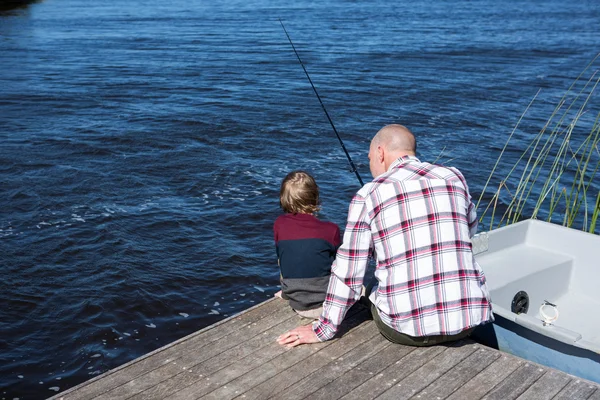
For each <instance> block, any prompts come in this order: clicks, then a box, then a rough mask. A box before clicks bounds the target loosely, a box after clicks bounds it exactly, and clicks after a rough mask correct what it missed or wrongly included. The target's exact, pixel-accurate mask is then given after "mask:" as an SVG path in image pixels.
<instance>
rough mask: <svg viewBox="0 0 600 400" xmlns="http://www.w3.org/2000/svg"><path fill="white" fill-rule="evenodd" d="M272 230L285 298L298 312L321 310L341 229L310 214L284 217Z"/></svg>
mask: <svg viewBox="0 0 600 400" xmlns="http://www.w3.org/2000/svg"><path fill="white" fill-rule="evenodd" d="M273 231H274V233H275V246H276V249H277V257H278V258H279V266H280V270H281V290H282V297H283V298H284V299H286V300H289V303H290V306H291V307H292V308H293V309H295V310H312V309H315V308H318V307H320V306H321V305H322V304H323V301H324V300H325V295H326V294H327V286H328V285H329V276H330V275H331V264H332V263H333V260H335V253H336V251H337V248H338V247H339V246H340V244H341V240H340V228H339V227H338V226H337V225H336V224H334V223H333V222H325V221H320V220H319V219H318V218H316V217H315V216H313V215H311V214H284V215H281V216H279V217H278V218H277V219H276V220H275V224H274V226H273Z"/></svg>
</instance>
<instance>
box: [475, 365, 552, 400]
mask: <svg viewBox="0 0 600 400" xmlns="http://www.w3.org/2000/svg"><path fill="white" fill-rule="evenodd" d="M545 372H546V370H545V369H544V368H541V367H540V366H539V365H536V364H532V363H528V362H526V363H524V364H523V365H521V366H520V367H519V368H518V369H517V370H515V371H514V372H513V373H512V374H510V375H509V376H507V377H506V378H505V379H504V380H503V381H502V382H501V383H500V384H498V385H497V386H496V387H495V388H494V389H493V390H492V391H491V392H489V393H488V394H487V395H485V396H484V397H483V399H485V400H509V399H516V398H517V397H518V396H520V395H521V393H523V392H524V391H525V390H527V388H528V387H529V386H531V385H533V383H534V382H535V381H537V380H538V379H539V378H540V377H541V376H542V375H544V373H545Z"/></svg>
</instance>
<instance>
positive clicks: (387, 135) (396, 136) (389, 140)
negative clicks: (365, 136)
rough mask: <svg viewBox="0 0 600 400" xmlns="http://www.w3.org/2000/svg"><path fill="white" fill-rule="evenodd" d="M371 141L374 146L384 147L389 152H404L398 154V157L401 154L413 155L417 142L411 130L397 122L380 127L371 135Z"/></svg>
mask: <svg viewBox="0 0 600 400" xmlns="http://www.w3.org/2000/svg"><path fill="white" fill-rule="evenodd" d="M373 143H374V144H375V145H376V146H382V147H385V149H386V150H387V151H388V152H390V153H404V154H399V155H398V157H401V156H403V155H411V156H414V155H415V152H416V151H417V142H416V141H415V137H414V135H413V134H412V132H411V131H410V130H409V129H408V128H407V127H405V126H403V125H398V124H392V125H387V126H384V127H383V128H381V129H380V130H379V132H377V134H376V135H375V136H374V137H373ZM398 157H396V158H398Z"/></svg>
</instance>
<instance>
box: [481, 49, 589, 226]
mask: <svg viewBox="0 0 600 400" xmlns="http://www.w3.org/2000/svg"><path fill="white" fill-rule="evenodd" d="M599 56H600V54H599V55H597V56H596V57H595V58H594V60H592V62H590V63H589V64H588V66H587V67H586V68H585V70H584V71H583V72H582V73H581V74H580V75H579V76H578V77H577V79H576V80H575V81H574V82H573V84H572V85H571V86H570V87H569V88H568V89H567V91H566V92H565V94H564V95H563V96H562V98H561V99H560V101H559V102H558V104H557V105H556V106H555V108H554V110H553V112H552V113H551V114H550V117H549V118H548V119H547V120H546V122H545V123H544V124H543V126H542V127H541V128H540V130H539V131H538V133H537V134H536V135H535V136H534V137H533V138H532V139H531V141H530V143H529V145H528V146H527V148H526V149H525V150H524V151H523V152H522V153H521V154H520V156H519V157H518V159H517V161H516V162H514V161H513V162H514V164H513V165H512V167H511V168H510V170H509V172H508V174H506V175H505V176H501V177H498V176H497V173H496V171H497V169H498V166H499V165H501V164H504V163H507V162H506V160H505V154H506V150H507V149H508V148H509V146H510V145H511V140H513V138H514V135H515V132H517V131H518V129H519V126H520V125H521V124H522V122H523V120H524V119H525V118H526V115H527V113H528V112H529V110H530V109H531V108H532V107H533V106H534V103H535V102H536V100H537V99H538V96H539V94H540V92H538V93H537V94H536V96H535V97H534V98H533V100H532V101H531V102H530V103H529V105H528V106H527V108H526V110H525V112H524V113H523V114H522V115H521V117H520V118H519V121H518V122H517V124H516V126H515V128H514V129H513V131H512V132H511V134H510V135H509V137H508V139H507V141H506V143H505V145H504V147H503V149H502V151H501V152H500V155H499V157H498V159H497V160H496V163H495V165H494V167H493V168H492V171H491V173H490V176H489V177H488V180H487V182H486V184H485V186H484V189H483V190H482V193H481V196H480V198H479V200H478V202H477V208H478V209H479V207H480V205H482V204H481V203H482V200H483V198H484V196H485V194H486V191H487V190H488V188H491V190H493V196H492V198H491V200H489V202H488V203H487V205H485V209H484V210H483V212H482V213H481V214H480V215H481V216H480V221H481V222H484V223H485V224H486V225H489V228H490V229H494V228H497V227H500V226H502V225H509V224H512V223H514V222H517V221H519V220H521V219H525V218H538V219H545V220H547V221H550V222H555V223H560V224H562V225H564V226H568V227H576V228H578V229H582V230H585V231H588V232H592V233H595V232H596V227H597V226H598V225H597V222H598V218H599V216H600V189H599V188H600V180H599V179H598V178H599V174H598V172H599V170H600V112H598V111H597V109H598V107H596V111H594V105H593V104H592V99H593V94H594V92H595V90H596V88H597V86H598V84H599V83H600V77H597V73H596V72H591V67H592V65H593V63H594V61H596V59H598V57H599ZM586 76H587V77H586ZM504 170H506V169H504ZM482 206H484V205H482ZM599 227H600V226H599Z"/></svg>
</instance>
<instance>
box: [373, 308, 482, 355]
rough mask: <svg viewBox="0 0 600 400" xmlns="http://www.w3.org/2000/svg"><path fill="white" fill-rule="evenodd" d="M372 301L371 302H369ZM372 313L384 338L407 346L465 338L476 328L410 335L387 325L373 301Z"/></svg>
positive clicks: (428, 344) (419, 345)
mask: <svg viewBox="0 0 600 400" xmlns="http://www.w3.org/2000/svg"><path fill="white" fill-rule="evenodd" d="M369 303H370V302H369ZM371 314H373V321H374V322H375V325H377V328H378V329H379V332H380V333H381V334H382V335H383V337H384V338H386V339H387V340H389V341H390V342H392V343H397V344H403V345H405V346H417V347H424V346H433V345H436V344H440V343H446V342H453V341H456V340H460V339H464V338H466V337H467V336H469V335H470V334H471V332H473V330H474V329H475V328H470V329H466V330H464V331H462V332H459V333H457V334H455V335H434V336H419V337H414V336H409V335H405V334H404V333H400V332H398V331H396V330H394V329H393V328H391V327H389V326H387V325H386V324H385V323H384V322H383V321H382V320H381V318H380V317H379V311H378V310H377V307H375V305H374V304H372V303H371Z"/></svg>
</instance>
